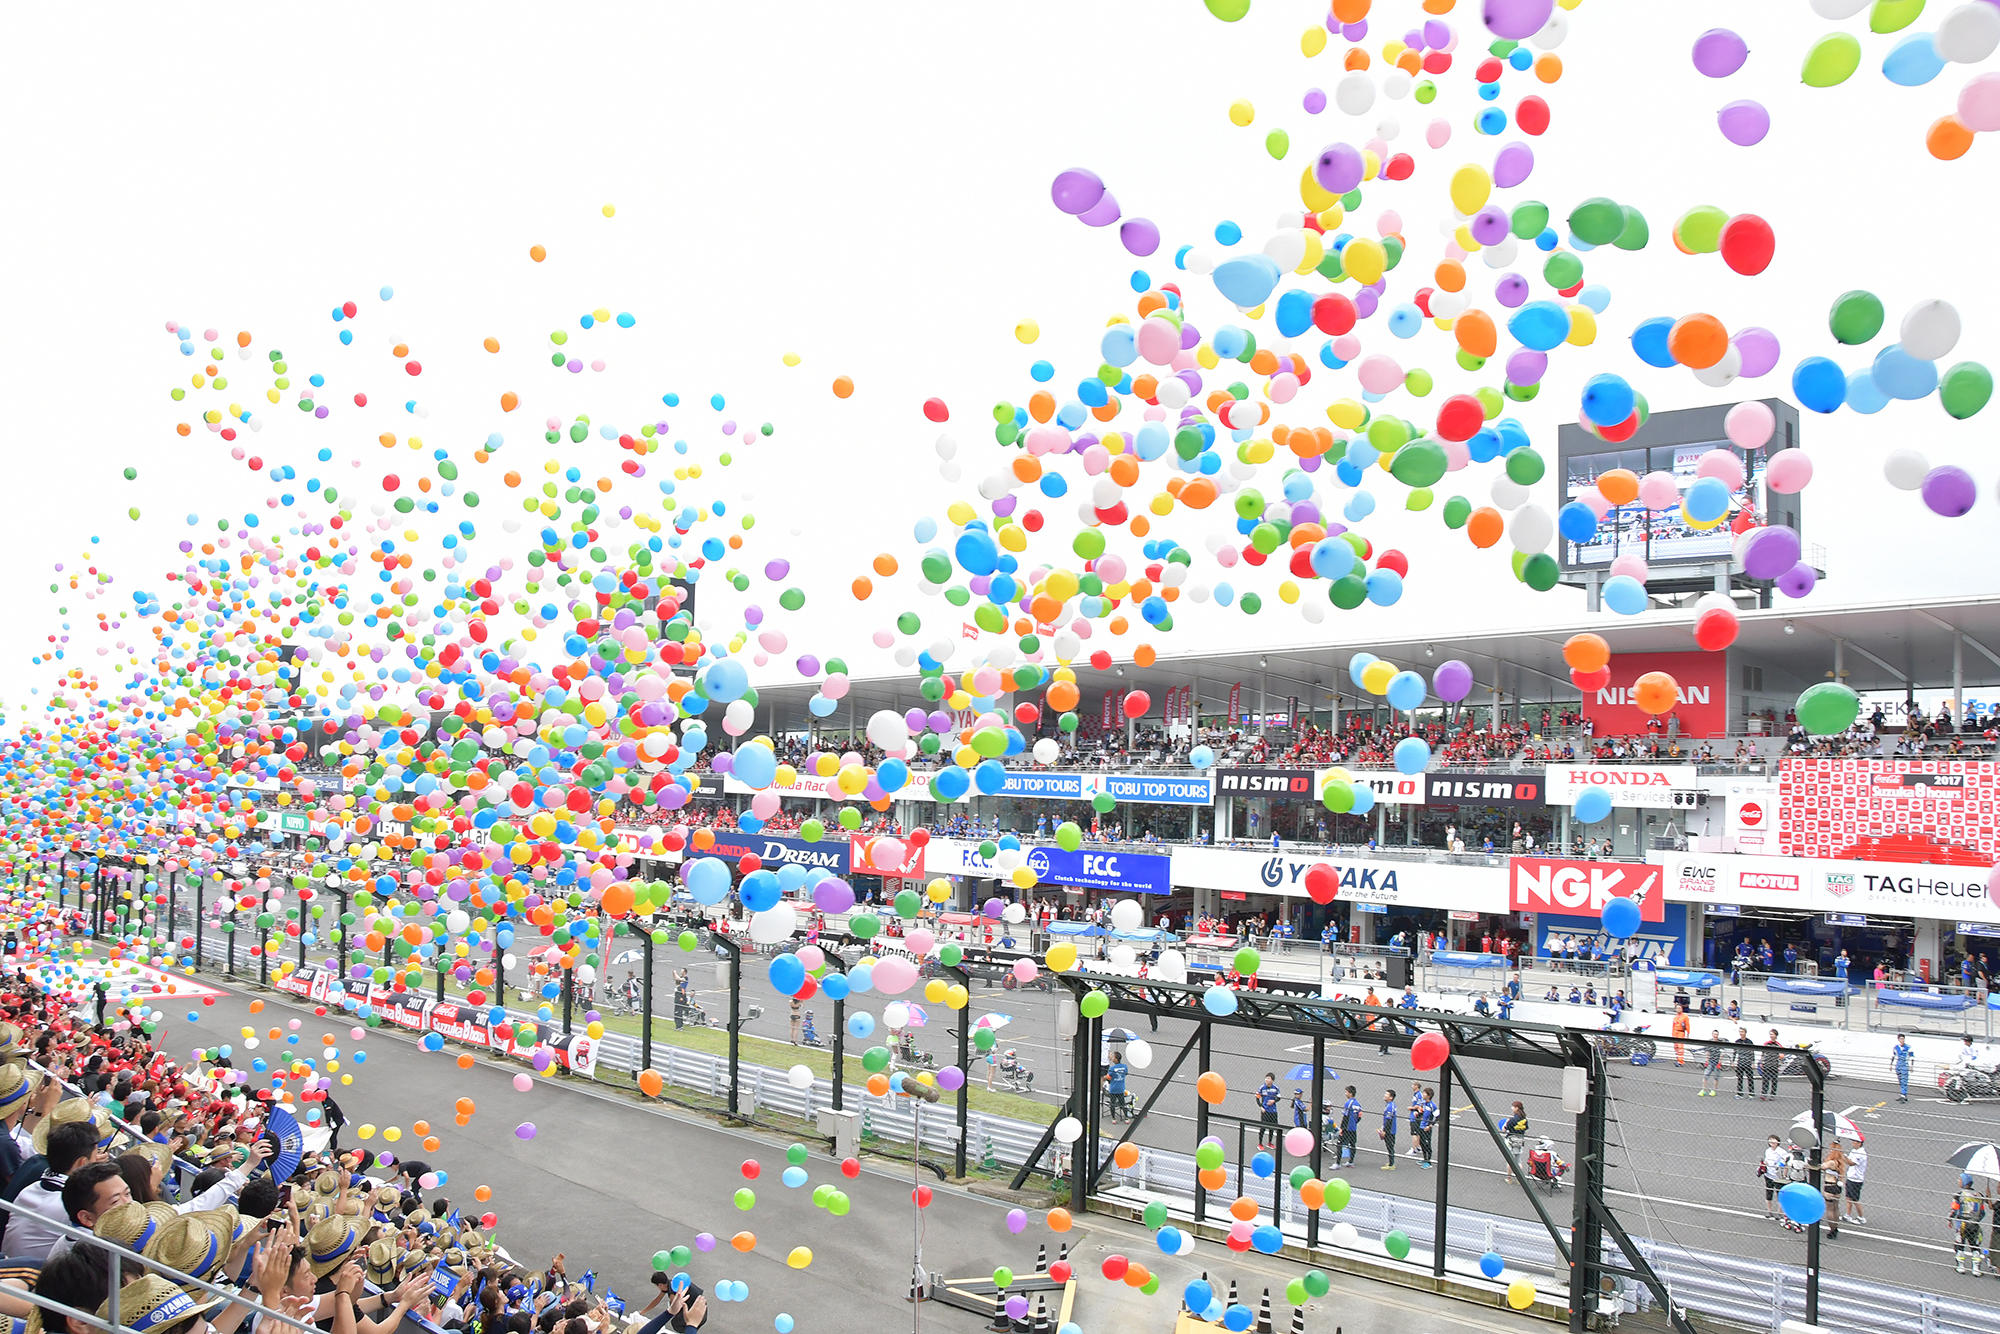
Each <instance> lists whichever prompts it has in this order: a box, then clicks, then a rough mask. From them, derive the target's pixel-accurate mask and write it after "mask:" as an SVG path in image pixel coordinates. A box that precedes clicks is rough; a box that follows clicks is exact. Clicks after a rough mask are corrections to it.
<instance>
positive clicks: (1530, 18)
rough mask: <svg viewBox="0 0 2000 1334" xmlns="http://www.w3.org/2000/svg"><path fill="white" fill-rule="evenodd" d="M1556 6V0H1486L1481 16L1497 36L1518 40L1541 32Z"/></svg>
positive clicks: (1489, 29) (1488, 28)
mask: <svg viewBox="0 0 2000 1334" xmlns="http://www.w3.org/2000/svg"><path fill="white" fill-rule="evenodd" d="M1555 7H1556V6H1555V0H1484V3H1483V5H1482V11H1483V12H1482V14H1481V17H1482V18H1483V19H1484V20H1485V22H1486V27H1487V30H1488V31H1490V32H1491V33H1492V34H1493V35H1494V36H1495V37H1504V38H1507V39H1508V40H1510V41H1517V42H1518V41H1523V40H1525V39H1527V38H1529V37H1533V36H1534V35H1535V34H1536V33H1538V32H1540V31H1541V30H1542V28H1543V27H1544V26H1545V25H1546V24H1547V23H1548V21H1549V17H1550V16H1551V15H1552V14H1554V13H1555Z"/></svg>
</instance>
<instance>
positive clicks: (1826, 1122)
mask: <svg viewBox="0 0 2000 1334" xmlns="http://www.w3.org/2000/svg"><path fill="white" fill-rule="evenodd" d="M1860 1110H1861V1109H1860V1108H1858V1107H1850V1108H1848V1109H1847V1110H1846V1111H1844V1112H1827V1113H1825V1114H1824V1115H1823V1116H1822V1117H1821V1119H1820V1129H1821V1130H1824V1131H1830V1132H1832V1134H1833V1137H1834V1138H1835V1139H1848V1140H1853V1141H1854V1142H1855V1143H1856V1144H1859V1143H1860V1142H1861V1141H1862V1140H1864V1139H1866V1138H1867V1136H1865V1135H1863V1134H1862V1133H1861V1127H1860V1126H1857V1125H1855V1124H1854V1121H1853V1118H1852V1114H1853V1113H1854V1112H1858V1111H1860ZM1792 1129H1794V1130H1802V1131H1804V1132H1805V1133H1806V1134H1808V1135H1812V1138H1813V1142H1814V1143H1818V1142H1819V1136H1818V1135H1816V1134H1814V1133H1813V1123H1812V1113H1811V1112H1800V1113H1799V1114H1798V1115H1797V1116H1795V1117H1793V1118H1792Z"/></svg>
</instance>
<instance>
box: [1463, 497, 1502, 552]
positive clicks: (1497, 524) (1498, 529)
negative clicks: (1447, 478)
mask: <svg viewBox="0 0 2000 1334" xmlns="http://www.w3.org/2000/svg"><path fill="white" fill-rule="evenodd" d="M1465 535H1466V537H1467V538H1469V539H1471V541H1472V545H1474V546H1475V547H1481V548H1485V547H1490V546H1492V545H1493V544H1494V543H1496V542H1498V541H1499V540H1500V539H1501V538H1503V537H1505V536H1506V535H1507V521H1506V520H1505V519H1503V518H1501V517H1500V511H1499V510H1496V509H1494V508H1493V507H1492V506H1491V505H1481V506H1480V507H1479V508H1478V509H1476V510H1474V511H1472V515H1471V517H1470V518H1468V519H1467V520H1466V521H1465Z"/></svg>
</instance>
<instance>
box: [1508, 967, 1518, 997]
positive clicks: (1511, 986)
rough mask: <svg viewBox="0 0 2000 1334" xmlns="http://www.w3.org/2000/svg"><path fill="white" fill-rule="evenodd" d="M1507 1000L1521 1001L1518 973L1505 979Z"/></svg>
mask: <svg viewBox="0 0 2000 1334" xmlns="http://www.w3.org/2000/svg"><path fill="white" fill-rule="evenodd" d="M1507 999H1508V1000H1519V999H1521V975H1520V974H1519V973H1516V974H1514V975H1513V976H1512V977H1510V978H1508V979H1507Z"/></svg>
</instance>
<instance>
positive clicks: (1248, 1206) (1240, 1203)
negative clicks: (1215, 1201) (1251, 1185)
mask: <svg viewBox="0 0 2000 1334" xmlns="http://www.w3.org/2000/svg"><path fill="white" fill-rule="evenodd" d="M1229 1216H1230V1217H1231V1218H1234V1219H1236V1220H1237V1221H1238V1222H1243V1223H1247V1222H1249V1221H1250V1220H1251V1219H1253V1218H1255V1217H1256V1216H1257V1201H1255V1200H1253V1199H1251V1198H1250V1197H1249V1196H1248V1195H1238V1196H1237V1197H1236V1198H1235V1199H1233V1200H1231V1201H1230V1202H1229Z"/></svg>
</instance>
